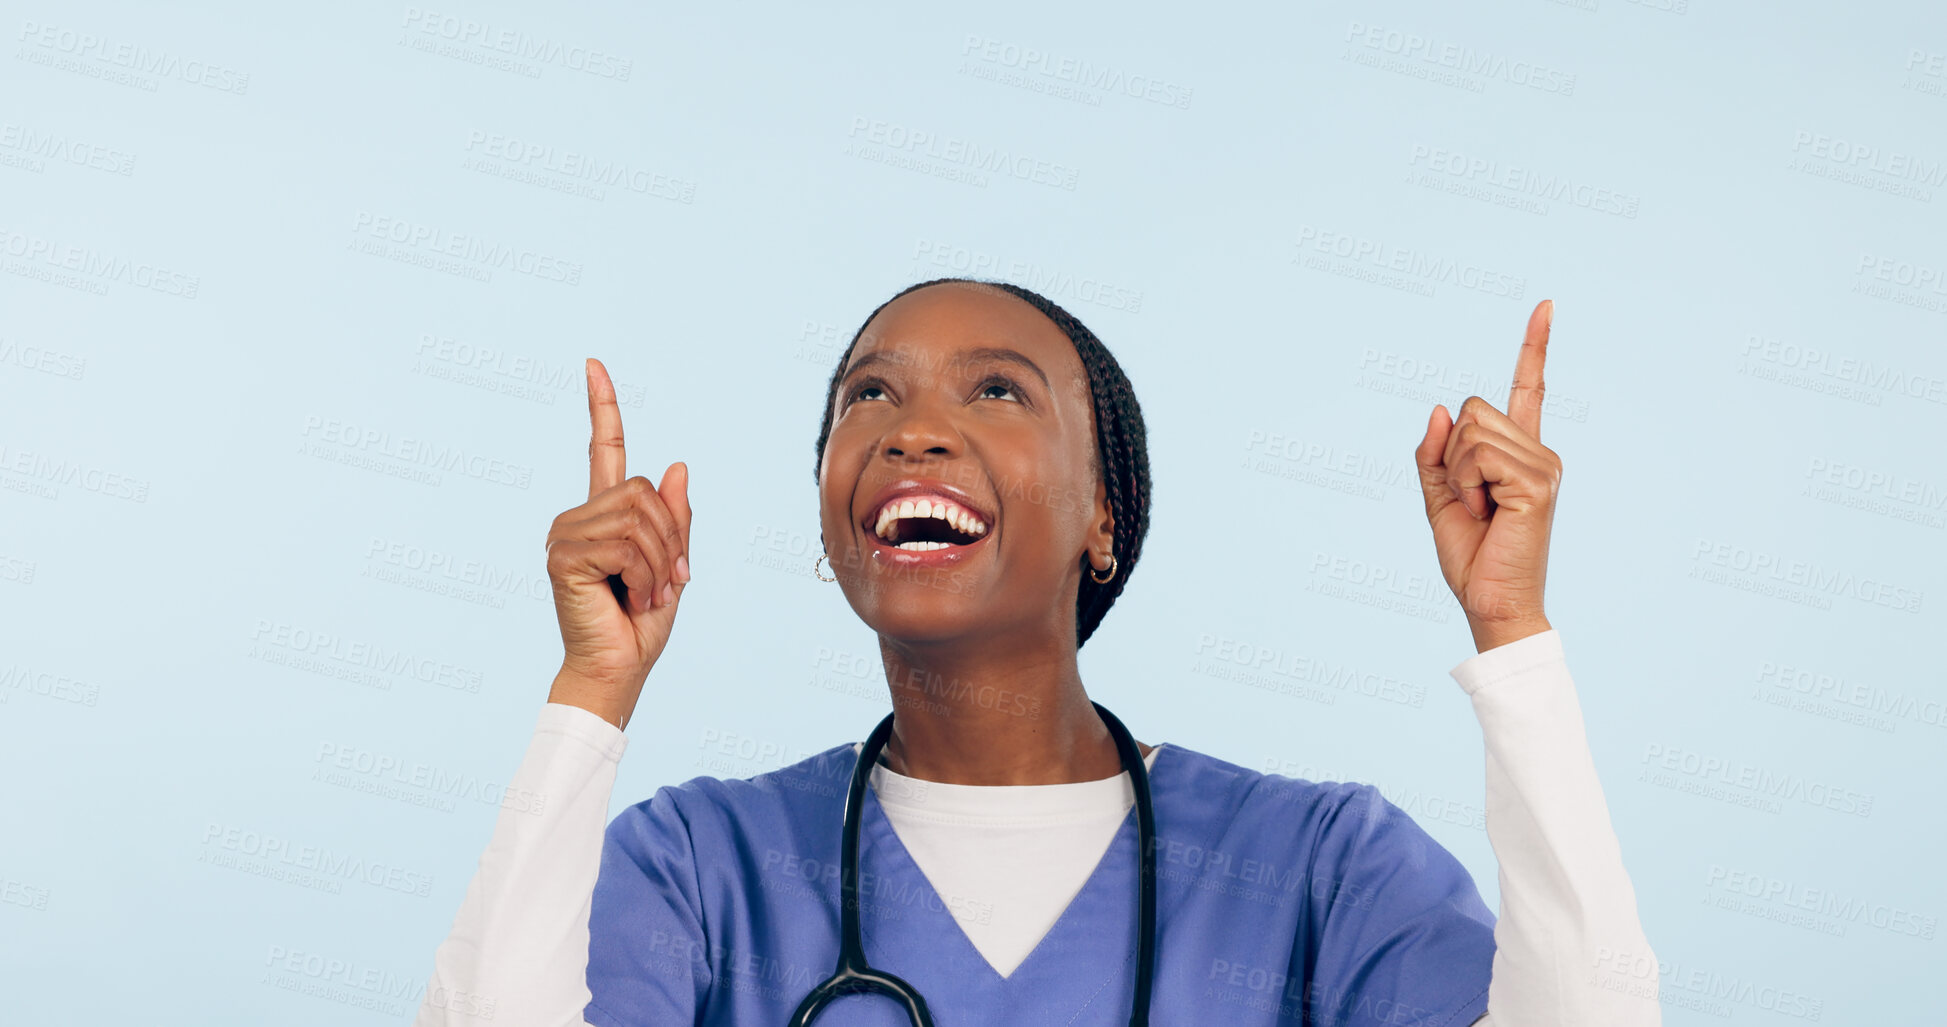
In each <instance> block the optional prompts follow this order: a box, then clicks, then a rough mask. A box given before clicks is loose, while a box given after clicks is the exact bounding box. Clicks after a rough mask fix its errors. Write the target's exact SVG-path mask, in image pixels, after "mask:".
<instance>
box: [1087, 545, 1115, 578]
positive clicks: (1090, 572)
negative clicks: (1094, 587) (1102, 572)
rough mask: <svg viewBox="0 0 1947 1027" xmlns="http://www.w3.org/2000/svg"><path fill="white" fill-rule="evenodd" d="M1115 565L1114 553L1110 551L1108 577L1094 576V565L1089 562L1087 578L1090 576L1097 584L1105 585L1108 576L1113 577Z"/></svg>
mask: <svg viewBox="0 0 1947 1027" xmlns="http://www.w3.org/2000/svg"><path fill="white" fill-rule="evenodd" d="M1116 566H1117V563H1116V558H1115V554H1114V553H1110V554H1109V577H1108V578H1098V577H1096V576H1095V566H1094V565H1093V564H1090V565H1089V568H1088V576H1089V578H1090V579H1091V580H1093V581H1094V582H1095V583H1096V584H1098V585H1106V584H1108V583H1109V578H1113V577H1115V569H1116Z"/></svg>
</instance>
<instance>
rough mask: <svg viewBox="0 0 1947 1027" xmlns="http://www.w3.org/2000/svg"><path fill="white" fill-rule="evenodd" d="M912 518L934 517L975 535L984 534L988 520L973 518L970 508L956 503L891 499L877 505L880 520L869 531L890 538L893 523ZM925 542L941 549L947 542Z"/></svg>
mask: <svg viewBox="0 0 1947 1027" xmlns="http://www.w3.org/2000/svg"><path fill="white" fill-rule="evenodd" d="M913 517H936V518H938V519H940V520H943V521H945V522H947V523H948V524H950V525H952V526H953V527H954V528H955V529H956V530H958V531H960V532H962V533H964V534H968V535H972V536H974V537H976V538H978V537H980V536H982V535H985V534H987V522H985V521H983V520H981V519H980V518H978V517H975V516H974V515H973V513H972V512H971V511H969V510H966V509H965V508H963V507H961V506H960V505H959V504H957V503H951V502H948V501H947V500H944V499H931V498H921V499H916V500H915V499H904V500H894V501H892V502H890V503H887V504H886V505H885V506H883V507H881V508H880V510H879V519H878V520H877V521H875V522H874V523H873V526H872V530H873V532H874V533H875V534H877V535H878V536H879V537H880V538H884V539H886V540H887V541H891V535H892V524H893V522H894V521H898V520H905V519H909V518H913ZM918 545H919V543H912V542H908V543H903V544H901V545H900V548H901V549H911V548H915V547H916V546H918ZM926 545H927V547H928V548H932V549H943V548H945V547H946V546H947V545H949V543H945V542H933V543H927V544H926Z"/></svg>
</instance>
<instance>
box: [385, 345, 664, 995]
mask: <svg viewBox="0 0 1947 1027" xmlns="http://www.w3.org/2000/svg"><path fill="white" fill-rule="evenodd" d="M587 370H588V408H589V419H590V424H591V428H592V430H591V434H590V441H589V448H588V455H589V485H588V501H587V502H586V503H583V504H581V505H580V506H577V507H574V508H573V509H570V510H568V511H566V512H564V513H562V514H561V515H560V516H558V517H556V518H555V519H554V524H553V525H552V526H551V527H550V529H549V531H548V538H547V554H548V557H547V561H548V577H549V579H550V580H551V581H552V583H553V587H554V606H555V616H556V619H557V620H558V621H559V622H560V626H561V640H562V645H563V650H564V655H563V659H562V665H561V670H560V672H559V673H557V674H556V675H555V679H554V684H553V687H552V688H551V689H550V691H549V694H548V700H549V701H548V703H547V705H546V706H545V707H543V708H542V710H541V713H540V718H539V720H538V722H537V723H536V725H535V730H534V735H533V738H532V740H531V741H530V742H529V744H528V749H527V754H526V756H525V757H524V758H523V759H522V761H521V765H520V768H519V769H518V770H517V771H516V772H515V773H514V775H513V777H512V779H511V780H510V781H509V786H508V789H507V794H508V795H510V796H521V797H522V798H523V800H524V801H522V802H521V803H518V804H503V805H502V807H501V811H500V814H499V817H498V819H497V820H496V821H495V823H494V833H493V838H492V839H491V840H490V841H489V842H488V843H487V848H486V851H485V852H484V853H483V854H482V855H481V857H480V864H479V868H478V869H477V871H476V872H475V874H474V877H473V879H472V880H471V881H470V882H469V883H468V885H467V891H466V897H465V898H464V899H463V900H462V901H461V904H460V910H459V913H458V915H457V916H456V917H455V918H454V921H453V928H452V931H451V932H450V933H449V934H448V936H447V938H446V940H445V941H444V942H442V943H441V944H440V946H439V949H438V950H437V951H436V952H435V953H434V956H433V973H432V977H431V978H430V979H429V980H428V982H427V986H426V995H425V997H424V999H423V1000H422V1002H421V1005H420V1008H419V1015H418V1017H417V1018H416V1019H415V1020H414V1021H413V1023H414V1027H461V1025H466V1027H489V1025H505V1024H518V1025H521V1027H530V1025H532V1027H562V1025H573V1027H580V1025H582V1024H583V1023H584V1020H583V1019H582V1013H583V1008H584V1007H585V1006H586V1005H587V1004H588V1001H589V997H590V996H589V990H588V984H587V971H588V940H589V935H588V918H589V910H590V905H591V896H592V895H593V893H594V889H595V883H596V880H597V873H598V870H599V868H600V862H601V854H602V846H603V837H604V830H605V827H606V825H607V822H608V804H609V796H610V793H611V791H612V790H613V788H614V785H615V771H616V765H617V763H618V762H619V761H620V760H621V758H622V753H623V751H624V750H625V749H626V748H627V745H628V741H627V739H626V738H625V737H624V736H623V734H622V728H623V727H624V726H625V725H626V724H627V723H628V721H629V718H630V716H631V714H632V713H633V712H634V710H635V705H636V701H637V700H638V698H640V696H641V694H642V685H643V681H644V680H645V679H646V678H647V677H648V674H649V670H650V668H651V667H652V666H654V664H655V662H656V660H657V658H658V657H660V656H661V655H662V652H663V649H664V647H665V646H666V645H667V644H668V641H669V634H670V629H671V625H672V624H673V622H674V620H675V617H676V609H677V607H678V605H679V603H680V599H681V596H682V593H683V589H684V587H685V585H686V583H687V582H688V581H689V560H688V553H689V541H690V506H689V496H688V491H689V471H688V468H687V467H685V466H684V465H683V464H681V463H677V464H672V465H670V467H669V469H668V470H667V471H665V472H664V474H663V480H662V484H661V486H653V485H651V484H650V482H649V479H647V478H642V477H636V478H628V477H625V467H626V464H625V459H624V449H623V441H622V418H621V413H620V411H619V409H618V408H617V406H616V402H615V387H614V384H613V383H612V382H611V381H610V380H609V377H608V372H607V369H606V368H604V367H602V365H601V363H600V362H599V361H596V360H594V359H592V358H591V359H590V360H589V361H588V367H587Z"/></svg>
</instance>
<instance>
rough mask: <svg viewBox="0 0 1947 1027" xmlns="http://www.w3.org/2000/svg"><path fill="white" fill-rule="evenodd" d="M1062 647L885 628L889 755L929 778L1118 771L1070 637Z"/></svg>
mask: <svg viewBox="0 0 1947 1027" xmlns="http://www.w3.org/2000/svg"><path fill="white" fill-rule="evenodd" d="M1062 648H1063V647H1062V646H1060V645H1053V644H1051V645H1046V646H1018V645H1007V644H994V643H993V642H991V641H990V642H986V643H983V644H980V645H978V646H973V645H929V646H924V647H915V646H912V645H910V644H905V643H901V644H898V645H894V644H893V643H890V642H888V641H886V640H885V639H883V638H882V639H881V640H880V645H879V650H880V655H881V657H882V658H883V660H884V662H885V668H886V683H887V686H888V688H889V690H890V691H891V693H892V704H893V710H894V711H895V713H896V714H897V715H896V716H895V717H894V718H893V727H892V738H891V739H890V740H888V741H887V742H886V748H885V762H886V765H887V766H889V767H890V768H891V769H892V770H893V771H895V772H897V773H900V774H904V775H905V776H907V777H912V778H918V779H919V780H922V781H937V782H939V783H942V784H965V785H1044V784H1071V783H1074V782H1077V781H1099V780H1101V779H1103V778H1107V777H1114V776H1115V775H1117V774H1119V773H1121V772H1122V769H1123V768H1122V757H1121V754H1120V753H1118V752H1117V750H1116V745H1115V736H1114V735H1112V734H1110V733H1109V729H1108V725H1106V724H1104V723H1103V722H1102V718H1101V717H1100V716H1099V715H1097V714H1096V712H1095V707H1094V706H1093V705H1092V704H1091V703H1090V702H1089V698H1088V693H1087V691H1085V690H1084V689H1083V687H1082V677H1081V672H1080V670H1079V668H1078V667H1077V666H1076V662H1075V651H1074V648H1073V644H1072V643H1069V644H1068V645H1067V646H1066V650H1067V651H1066V652H1062V651H1061V650H1062ZM1136 747H1137V749H1138V751H1139V752H1140V753H1141V754H1142V755H1144V756H1147V755H1148V754H1149V747H1148V746H1146V745H1143V744H1142V743H1140V742H1138V743H1136Z"/></svg>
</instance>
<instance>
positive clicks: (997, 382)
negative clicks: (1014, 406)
mask: <svg viewBox="0 0 1947 1027" xmlns="http://www.w3.org/2000/svg"><path fill="white" fill-rule="evenodd" d="M994 389H999V390H1001V391H1002V392H1005V393H1008V394H1009V395H1010V396H1012V397H1013V399H1014V402H1016V403H1019V402H1020V401H1021V398H1020V396H1019V395H1016V394H1015V392H1014V383H1013V382H1010V381H1008V380H1007V379H1005V378H989V379H987V381H986V383H985V384H983V385H981V387H980V395H982V396H983V397H984V396H987V394H988V393H989V392H991V391H992V390H994ZM992 398H994V399H1000V398H1003V397H1000V396H994V397H992Z"/></svg>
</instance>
